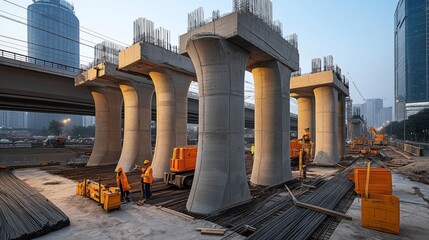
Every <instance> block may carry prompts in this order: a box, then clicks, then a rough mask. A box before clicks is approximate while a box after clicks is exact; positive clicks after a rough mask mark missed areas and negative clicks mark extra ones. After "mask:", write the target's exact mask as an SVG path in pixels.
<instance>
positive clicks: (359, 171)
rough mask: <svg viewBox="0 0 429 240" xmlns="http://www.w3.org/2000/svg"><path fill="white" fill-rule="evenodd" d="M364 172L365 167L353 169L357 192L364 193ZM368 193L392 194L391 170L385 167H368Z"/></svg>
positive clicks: (365, 172)
mask: <svg viewBox="0 0 429 240" xmlns="http://www.w3.org/2000/svg"><path fill="white" fill-rule="evenodd" d="M366 174H367V168H366V167H362V168H360V167H357V168H355V169H354V182H355V192H356V193H357V194H365V184H366ZM368 193H377V194H387V195H392V172H390V170H389V169H386V168H370V174H369V184H368Z"/></svg>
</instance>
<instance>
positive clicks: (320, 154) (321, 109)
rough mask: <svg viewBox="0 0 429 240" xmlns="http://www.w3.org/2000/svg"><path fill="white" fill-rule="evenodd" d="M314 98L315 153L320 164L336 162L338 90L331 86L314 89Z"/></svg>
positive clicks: (316, 161)
mask: <svg viewBox="0 0 429 240" xmlns="http://www.w3.org/2000/svg"><path fill="white" fill-rule="evenodd" d="M314 96H315V98H316V143H317V144H316V153H315V157H314V162H315V163H317V164H320V165H335V164H336V163H338V161H339V158H338V91H337V90H336V89H335V88H333V87H318V88H316V89H314Z"/></svg>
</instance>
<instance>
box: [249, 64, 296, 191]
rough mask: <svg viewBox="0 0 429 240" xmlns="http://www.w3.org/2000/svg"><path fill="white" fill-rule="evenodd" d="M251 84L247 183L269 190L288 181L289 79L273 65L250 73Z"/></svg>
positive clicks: (284, 70)
mask: <svg viewBox="0 0 429 240" xmlns="http://www.w3.org/2000/svg"><path fill="white" fill-rule="evenodd" d="M252 74H253V78H254V80H255V154H254V161H253V169H252V175H251V178H250V182H251V183H253V184H256V185H264V186H271V185H276V184H280V183H282V182H285V181H288V180H291V179H292V172H291V166H290V152H289V146H290V137H289V136H290V106H289V104H290V103H289V95H290V85H289V83H290V75H291V70H290V69H289V68H287V67H286V66H285V65H283V64H281V63H280V62H277V61H272V62H265V63H260V64H257V65H255V66H254V68H253V69H252Z"/></svg>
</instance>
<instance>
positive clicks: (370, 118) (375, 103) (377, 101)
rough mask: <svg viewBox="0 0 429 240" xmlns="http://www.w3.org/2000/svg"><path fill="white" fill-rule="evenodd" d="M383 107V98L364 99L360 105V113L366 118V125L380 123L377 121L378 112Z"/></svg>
mask: <svg viewBox="0 0 429 240" xmlns="http://www.w3.org/2000/svg"><path fill="white" fill-rule="evenodd" d="M382 108H383V99H381V98H371V99H365V102H364V103H363V104H362V107H361V114H362V115H363V116H364V118H365V119H366V123H367V124H368V126H372V127H375V128H376V127H378V126H380V123H379V122H378V113H379V112H380V110H381V109H382Z"/></svg>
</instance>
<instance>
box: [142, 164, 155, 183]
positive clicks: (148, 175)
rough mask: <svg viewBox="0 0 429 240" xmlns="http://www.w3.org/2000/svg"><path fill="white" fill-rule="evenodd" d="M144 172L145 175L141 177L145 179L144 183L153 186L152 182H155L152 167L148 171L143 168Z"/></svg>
mask: <svg viewBox="0 0 429 240" xmlns="http://www.w3.org/2000/svg"><path fill="white" fill-rule="evenodd" d="M142 172H143V174H142V175H141V176H142V178H143V182H144V183H150V184H152V180H153V177H152V174H153V170H152V167H151V166H149V167H147V168H146V169H145V168H142Z"/></svg>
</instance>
